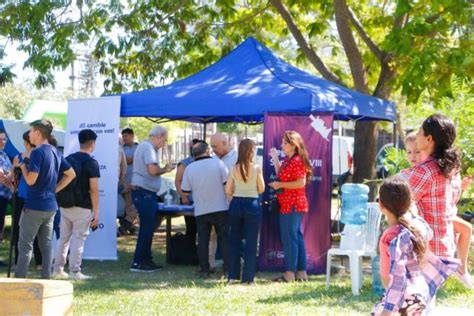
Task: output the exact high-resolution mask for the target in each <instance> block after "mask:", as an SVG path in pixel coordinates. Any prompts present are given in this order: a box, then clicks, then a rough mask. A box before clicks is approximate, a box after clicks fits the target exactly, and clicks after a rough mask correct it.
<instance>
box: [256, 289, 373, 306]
mask: <svg viewBox="0 0 474 316" xmlns="http://www.w3.org/2000/svg"><path fill="white" fill-rule="evenodd" d="M319 283H320V284H319V285H316V286H315V285H314V282H308V283H303V284H299V285H298V286H297V287H295V288H294V289H293V291H291V293H289V294H285V295H281V296H272V297H268V298H265V299H260V300H258V301H257V302H258V303H261V304H270V305H275V304H276V305H278V304H284V303H288V302H294V303H305V305H307V304H310V305H314V306H315V307H318V306H346V307H347V306H350V307H351V309H352V310H354V311H355V312H359V313H368V311H367V302H371V303H375V302H376V301H377V300H378V297H377V296H376V295H374V294H372V288H371V286H370V284H368V283H367V284H364V286H363V287H362V288H361V291H360V295H359V296H354V295H352V292H351V289H350V286H349V287H348V286H347V285H338V284H331V287H330V288H329V289H328V290H326V287H325V285H324V284H321V283H322V282H319Z"/></svg>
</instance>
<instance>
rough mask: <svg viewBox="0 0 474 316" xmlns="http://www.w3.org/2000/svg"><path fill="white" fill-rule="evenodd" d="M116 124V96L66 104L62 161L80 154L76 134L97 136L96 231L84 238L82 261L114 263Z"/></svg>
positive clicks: (115, 247) (95, 154) (117, 124)
mask: <svg viewBox="0 0 474 316" xmlns="http://www.w3.org/2000/svg"><path fill="white" fill-rule="evenodd" d="M119 121H120V97H119V96H118V97H102V98H95V99H80V100H69V101H68V111H67V130H66V138H65V142H64V155H65V157H67V156H68V155H69V154H72V153H75V152H76V151H78V150H79V140H78V133H79V131H81V130H83V129H91V130H93V131H94V132H95V133H96V134H97V142H96V149H95V151H94V152H93V153H92V156H93V157H94V159H96V160H97V161H98V162H99V166H100V180H99V192H100V195H99V211H100V214H99V227H98V229H97V230H96V231H94V232H92V231H91V232H90V234H89V236H88V237H87V240H86V245H85V249H84V259H98V260H117V228H116V216H117V185H118V150H119V149H118V134H119V132H120V130H119V123H120V122H119Z"/></svg>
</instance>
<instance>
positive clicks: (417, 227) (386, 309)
mask: <svg viewBox="0 0 474 316" xmlns="http://www.w3.org/2000/svg"><path fill="white" fill-rule="evenodd" d="M379 192H380V201H379V206H380V210H381V212H382V213H383V214H384V215H385V216H386V218H387V222H388V228H387V229H386V230H385V231H384V233H383V235H382V238H381V239H380V243H379V248H380V277H381V280H382V284H383V286H384V287H385V289H386V292H385V295H384V297H383V298H382V299H381V301H380V302H379V303H377V304H376V305H375V308H374V310H373V312H372V314H373V315H392V314H396V315H421V314H422V313H423V311H424V310H425V308H426V306H428V305H429V304H430V303H431V301H432V299H433V297H434V296H435V295H436V292H437V290H438V288H439V287H440V286H441V285H442V284H443V283H444V282H445V281H446V279H447V278H448V277H449V275H450V274H452V273H453V272H454V271H455V270H456V269H457V268H458V266H459V264H458V263H457V262H454V261H451V260H443V259H440V258H438V257H436V256H434V255H433V254H431V253H430V252H429V251H428V240H429V239H430V238H431V237H432V232H431V229H430V228H429V226H428V224H427V223H426V222H425V221H424V220H423V219H422V218H420V217H418V216H415V215H413V214H411V213H410V211H409V208H410V205H411V193H410V187H409V186H408V184H407V183H406V182H405V181H404V180H402V179H400V178H399V177H393V178H388V179H386V180H385V181H384V183H383V184H382V186H381V187H380V191H379Z"/></svg>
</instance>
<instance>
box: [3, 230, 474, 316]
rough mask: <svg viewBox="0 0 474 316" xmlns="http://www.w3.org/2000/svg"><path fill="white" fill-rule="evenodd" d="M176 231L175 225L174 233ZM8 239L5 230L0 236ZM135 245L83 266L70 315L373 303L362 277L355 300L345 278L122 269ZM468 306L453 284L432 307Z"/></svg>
mask: <svg viewBox="0 0 474 316" xmlns="http://www.w3.org/2000/svg"><path fill="white" fill-rule="evenodd" d="M176 222H179V221H176ZM182 226H183V224H182V223H180V225H178V228H182ZM175 228H176V226H175ZM8 234H9V231H6V232H5V236H8ZM135 240H136V237H131V236H129V237H121V238H119V243H118V245H119V260H118V261H116V262H114V261H104V262H98V261H84V263H83V270H84V273H85V274H89V275H93V276H95V279H93V280H90V281H78V282H74V304H75V306H74V314H75V315H150V314H162V315H209V314H226V315H229V314H232V315H233V314H252V315H256V314H258V315H359V314H361V315H367V314H368V313H369V312H370V310H371V308H372V306H373V304H374V303H375V302H376V301H377V297H376V296H375V295H373V294H372V291H371V278H370V276H368V275H366V276H365V282H364V287H363V288H362V291H361V295H360V296H358V297H354V296H352V294H351V287H350V278H349V275H348V274H347V275H344V276H333V277H332V278H331V281H332V282H331V287H330V289H329V290H328V291H326V289H325V276H320V275H319V276H310V281H309V282H307V283H293V284H282V283H273V282H272V281H271V279H272V278H273V277H275V276H276V274H272V273H258V275H257V280H256V284H254V285H251V286H249V285H229V286H228V285H226V284H225V280H224V279H221V278H220V277H219V275H218V274H217V275H215V276H214V277H213V278H211V279H207V280H202V279H199V278H198V277H197V276H196V275H195V273H194V271H195V270H196V267H181V266H171V265H168V266H166V267H165V269H164V270H162V271H160V272H155V273H146V274H142V273H132V272H129V270H128V269H129V267H130V264H131V260H132V255H133V250H134V246H135ZM153 250H154V256H155V261H156V262H157V263H162V262H164V252H165V248H164V233H163V232H162V231H160V233H159V234H157V235H155V243H154V245H153ZM7 258H8V241H7V240H5V241H4V242H3V243H2V244H1V245H0V260H2V261H4V262H6V260H7ZM471 259H474V258H471ZM471 266H472V260H471ZM30 270H31V272H32V273H31V277H38V274H37V272H36V271H33V270H34V269H33V268H30ZM0 274H2V276H6V268H4V267H2V268H0ZM473 305H474V291H467V290H465V289H464V288H463V287H462V286H461V285H460V283H458V282H457V280H454V279H451V280H449V281H448V283H447V285H445V286H444V287H443V289H442V290H441V291H440V292H439V295H438V306H449V307H464V308H469V307H471V308H472V307H473ZM473 313H474V312H473ZM452 316H455V315H452Z"/></svg>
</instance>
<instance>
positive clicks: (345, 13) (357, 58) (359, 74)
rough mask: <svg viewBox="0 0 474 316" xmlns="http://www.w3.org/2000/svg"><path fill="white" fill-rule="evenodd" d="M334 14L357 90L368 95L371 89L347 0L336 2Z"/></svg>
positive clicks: (337, 0)
mask: <svg viewBox="0 0 474 316" xmlns="http://www.w3.org/2000/svg"><path fill="white" fill-rule="evenodd" d="M334 13H335V17H336V26H337V30H338V33H339V37H340V39H341V42H342V46H343V47H344V51H345V52H346V56H347V60H348V62H349V66H350V68H351V74H352V79H353V80H354V86H355V89H356V90H357V91H360V92H363V93H366V94H367V93H368V92H369V88H368V85H367V80H366V72H365V69H364V63H363V61H362V55H361V54H360V51H359V48H358V47H357V43H356V42H355V39H354V35H353V34H352V30H351V27H350V25H349V10H348V7H347V3H346V1H345V0H334Z"/></svg>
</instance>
